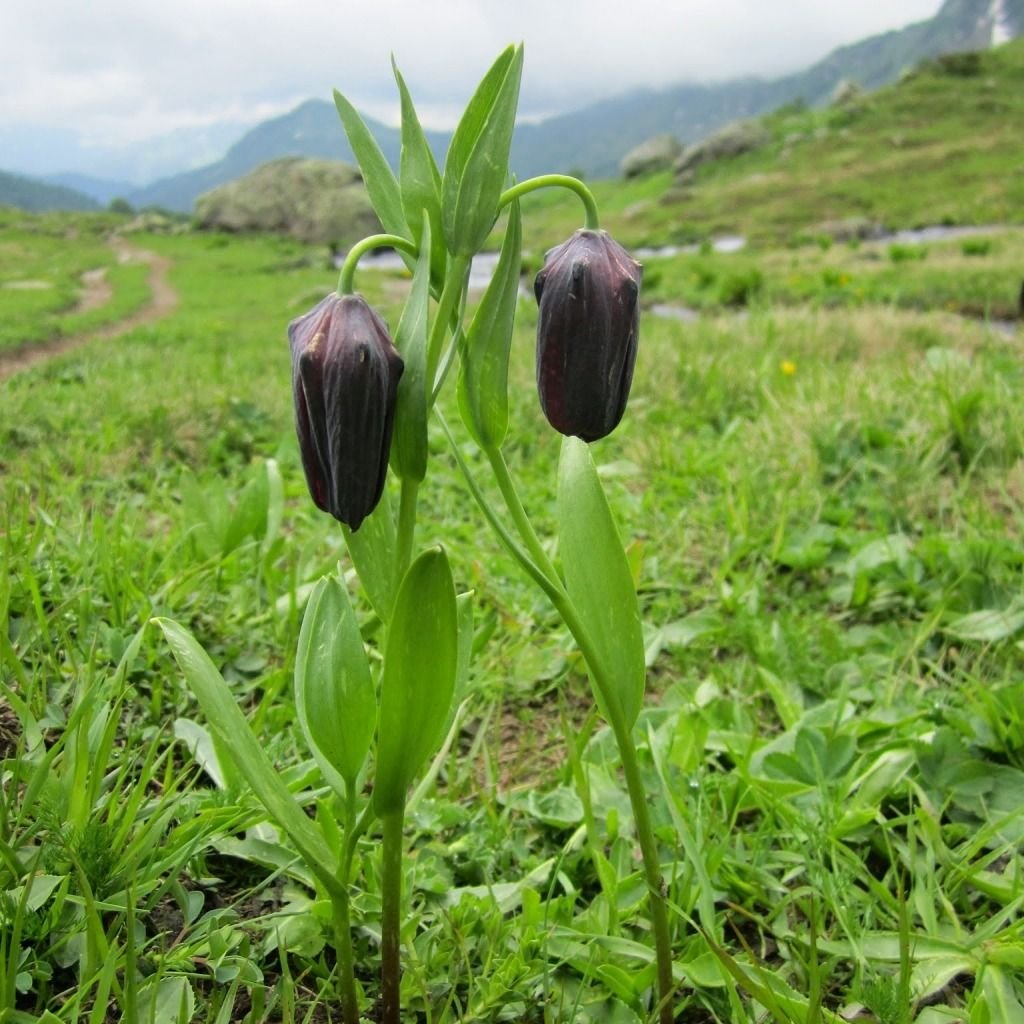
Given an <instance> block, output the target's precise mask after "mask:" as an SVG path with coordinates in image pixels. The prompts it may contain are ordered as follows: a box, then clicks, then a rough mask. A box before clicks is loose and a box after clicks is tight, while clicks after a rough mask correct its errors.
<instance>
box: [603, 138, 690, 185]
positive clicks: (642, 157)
mask: <svg viewBox="0 0 1024 1024" xmlns="http://www.w3.org/2000/svg"><path fill="white" fill-rule="evenodd" d="M682 155H683V144H682V143H681V142H680V141H679V140H678V139H677V138H676V137H675V136H674V135H655V136H654V137H653V138H650V139H648V140H647V141H646V142H641V143H640V145H639V146H637V147H636V148H635V149H631V150H630V151H629V152H628V153H627V154H626V155H625V156H624V157H623V158H622V163H621V164H620V165H619V168H620V170H621V171H622V176H623V177H624V178H638V177H640V176H641V175H643V174H654V173H655V171H667V170H668V169H669V168H670V167H672V165H673V164H674V163H675V162H676V161H677V160H678V159H679V158H680V157H681V156H682Z"/></svg>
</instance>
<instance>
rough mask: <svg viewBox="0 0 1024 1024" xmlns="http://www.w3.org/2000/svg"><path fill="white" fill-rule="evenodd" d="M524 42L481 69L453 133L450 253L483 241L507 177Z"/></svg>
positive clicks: (447, 173) (446, 216)
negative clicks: (487, 67)
mask: <svg viewBox="0 0 1024 1024" xmlns="http://www.w3.org/2000/svg"><path fill="white" fill-rule="evenodd" d="M522 72H523V47H522V46H521V45H520V46H518V47H512V46H510V47H508V48H507V49H506V50H505V52H504V53H502V54H501V56H500V57H498V59H497V60H496V61H495V62H494V64H493V65H492V66H491V68H490V70H489V71H488V72H487V74H486V75H484V77H483V79H482V81H481V82H480V85H479V86H478V87H477V90H476V92H475V93H474V94H473V97H472V99H471V100H470V101H469V104H468V105H467V106H466V110H465V112H464V113H463V115H462V118H461V120H460V121H459V124H458V126H457V127H456V129H455V133H454V134H453V135H452V140H451V142H450V143H449V146H448V156H447V157H446V159H445V165H444V178H443V181H442V184H441V196H442V203H441V208H442V214H443V220H444V235H445V241H446V242H447V244H448V251H449V252H450V253H451V254H452V255H453V256H464V257H469V256H472V255H473V254H474V253H476V252H477V251H478V250H479V249H481V248H482V247H483V244H484V242H485V240H486V239H487V236H488V235H489V234H490V231H491V228H492V227H493V226H494V222H495V220H496V219H497V216H498V199H499V197H500V195H501V192H502V189H504V187H505V183H506V179H507V177H508V156H509V150H510V148H511V145H512V129H513V126H514V124H515V115H516V107H517V105H518V103H519V81H520V78H521V76H522Z"/></svg>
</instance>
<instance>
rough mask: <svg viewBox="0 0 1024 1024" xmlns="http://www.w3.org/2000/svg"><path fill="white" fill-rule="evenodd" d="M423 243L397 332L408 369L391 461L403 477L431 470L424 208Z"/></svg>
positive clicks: (417, 476) (427, 237)
mask: <svg viewBox="0 0 1024 1024" xmlns="http://www.w3.org/2000/svg"><path fill="white" fill-rule="evenodd" d="M420 220H421V222H422V225H423V227H422V238H423V244H422V246H421V247H420V258H419V260H418V261H417V263H416V271H415V273H414V274H413V278H412V291H411V293H410V295H409V298H408V301H407V302H406V304H405V309H403V310H402V319H401V320H400V321H399V324H398V331H397V332H396V334H395V345H396V347H397V348H398V351H399V352H400V353H401V355H402V360H403V362H404V363H405V370H404V372H403V373H402V379H401V380H400V381H399V382H398V406H397V408H396V410H395V432H394V437H393V438H392V441H391V465H392V466H394V468H395V472H396V473H397V474H398V475H399V476H400V477H401V478H402V479H403V480H417V481H418V480H422V479H423V477H424V476H426V473H427V309H428V307H429V305H430V239H431V236H432V231H431V228H430V221H429V219H428V217H427V214H426V212H425V211H422V210H421V211H420Z"/></svg>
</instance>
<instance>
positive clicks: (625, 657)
mask: <svg viewBox="0 0 1024 1024" xmlns="http://www.w3.org/2000/svg"><path fill="white" fill-rule="evenodd" d="M558 546H559V551H560V553H561V556H562V568H563V571H564V572H565V582H566V587H567V589H568V592H569V598H570V600H571V601H572V603H573V604H574V605H575V606H576V610H577V612H578V613H579V616H580V618H581V619H582V620H583V625H584V628H585V629H586V631H587V634H588V636H589V638H590V642H591V644H592V645H593V647H594V649H595V651H596V653H597V657H598V659H599V662H600V664H599V665H598V666H597V667H598V668H599V670H600V671H601V672H602V673H603V675H604V677H605V679H606V680H607V689H606V690H603V688H602V687H600V686H597V685H595V687H594V695H595V697H596V698H597V702H598V706H599V707H600V708H601V711H602V713H603V714H604V715H605V717H606V718H610V717H611V714H612V713H615V714H618V715H621V717H622V721H623V722H624V723H625V725H626V726H627V727H629V726H632V725H633V723H634V722H635V721H636V717H637V715H638V714H639V713H640V707H641V705H642V704H643V699H644V683H645V674H646V670H645V666H644V640H643V628H642V625H641V622H640V609H639V606H638V605H637V600H636V590H635V589H634V587H633V576H632V574H631V573H630V571H629V563H628V562H627V561H626V555H625V552H624V551H623V549H622V542H621V541H620V540H619V534H618V531H617V530H616V528H615V522H614V520H613V519H612V514H611V510H610V509H609V508H608V502H607V500H606V499H605V496H604V491H603V490H602V489H601V482H600V480H599V479H598V476H597V470H596V469H595V467H594V462H593V459H591V457H590V450H589V448H588V447H587V445H586V443H585V442H583V441H581V440H580V439H579V438H577V437H567V438H565V439H564V440H563V442H562V456H561V459H560V460H559V465H558ZM606 700H607V701H611V702H613V703H614V705H615V706H614V708H613V709H612V708H608V707H607V706H606V704H605V701H606Z"/></svg>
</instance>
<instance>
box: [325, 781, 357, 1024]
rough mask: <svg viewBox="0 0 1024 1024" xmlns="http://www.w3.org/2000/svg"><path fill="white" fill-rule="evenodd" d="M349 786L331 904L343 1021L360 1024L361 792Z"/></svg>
mask: <svg viewBox="0 0 1024 1024" xmlns="http://www.w3.org/2000/svg"><path fill="white" fill-rule="evenodd" d="M346 790H347V794H346V795H347V797H348V799H347V800H346V802H345V845H344V847H343V849H342V855H341V865H340V866H339V868H338V891H337V892H336V893H334V894H332V897H331V907H332V909H333V911H334V943H335V951H336V952H337V955H338V971H339V973H340V974H341V1015H342V1021H343V1024H359V996H358V994H357V992H356V973H355V971H356V961H355V951H354V949H353V947H352V910H351V900H350V897H349V891H348V890H349V882H350V881H351V878H352V858H353V856H354V855H355V852H356V841H357V840H358V839H359V832H358V829H357V824H356V801H357V799H358V794H357V792H356V786H355V783H354V782H352V781H348V782H347V783H346Z"/></svg>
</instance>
